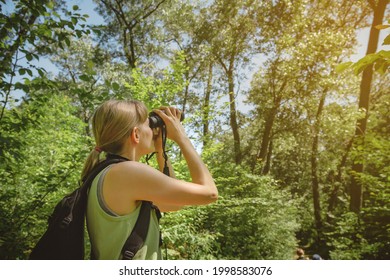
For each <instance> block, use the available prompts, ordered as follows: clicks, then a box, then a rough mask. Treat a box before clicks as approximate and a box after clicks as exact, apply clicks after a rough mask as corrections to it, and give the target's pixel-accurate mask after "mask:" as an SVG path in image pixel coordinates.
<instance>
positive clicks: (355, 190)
mask: <svg viewBox="0 0 390 280" xmlns="http://www.w3.org/2000/svg"><path fill="white" fill-rule="evenodd" d="M387 3H388V0H379V2H378V4H377V5H376V6H375V7H374V18H373V21H372V25H371V31H370V38H369V40H368V47H367V53H366V54H371V53H375V52H376V49H377V45H378V40H379V30H378V29H376V28H375V26H377V25H379V24H381V23H382V20H383V16H384V12H385V9H386V5H387ZM372 74H373V69H372V65H371V66H369V67H367V68H366V69H365V70H364V71H363V76H362V80H361V83H360V96H359V109H363V110H364V111H365V115H364V117H363V118H361V119H359V120H357V123H356V130H355V139H356V140H357V141H354V142H355V143H357V145H362V146H363V147H364V137H365V133H366V127H367V119H368V109H369V104H370V91H371V81H372ZM352 171H353V174H352V178H351V179H352V180H351V188H350V189H351V202H350V209H351V211H354V212H356V213H358V212H359V211H360V209H361V206H362V191H363V185H362V182H361V181H359V177H360V176H359V175H360V174H361V173H363V171H364V166H363V152H362V153H361V155H360V156H359V158H358V159H355V161H354V163H353V165H352Z"/></svg>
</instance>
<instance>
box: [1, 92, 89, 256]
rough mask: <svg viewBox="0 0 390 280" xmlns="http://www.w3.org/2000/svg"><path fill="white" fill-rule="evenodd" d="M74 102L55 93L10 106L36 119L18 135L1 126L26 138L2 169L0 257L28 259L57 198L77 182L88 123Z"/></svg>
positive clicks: (4, 162) (20, 137) (13, 135)
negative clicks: (82, 119)
mask: <svg viewBox="0 0 390 280" xmlns="http://www.w3.org/2000/svg"><path fill="white" fill-rule="evenodd" d="M40 94H47V92H46V93H44V92H42V93H40ZM69 101H70V100H69V98H67V97H64V96H61V95H52V96H51V98H49V99H48V100H46V101H45V102H39V101H32V102H28V103H25V104H23V105H21V106H20V107H19V108H16V109H14V110H12V111H11V110H10V111H7V115H8V114H11V113H12V112H17V111H18V112H19V114H21V115H23V116H28V117H29V119H31V118H33V117H34V118H35V122H34V123H31V122H29V123H27V124H25V126H24V129H23V130H22V131H19V133H18V134H15V132H12V131H11V133H9V134H8V132H7V131H2V135H5V137H9V138H14V141H21V140H19V139H23V140H22V142H23V145H22V146H19V147H18V153H19V154H18V155H19V156H18V157H13V155H12V154H11V153H8V152H6V154H5V158H4V159H5V160H4V161H2V163H1V168H0V184H1V186H2V188H1V189H0V212H1V224H2V226H1V229H0V236H1V240H0V252H1V253H0V258H1V259H17V258H22V259H23V258H26V256H27V254H28V253H29V249H30V248H31V247H32V246H33V245H34V244H35V242H36V241H37V238H38V237H40V235H42V233H43V231H44V230H45V228H46V225H47V224H46V221H47V217H48V215H49V214H50V213H51V212H52V210H53V207H54V205H55V203H57V202H58V200H59V198H60V197H62V196H63V195H64V194H66V193H69V192H70V191H72V190H73V189H74V188H75V187H76V186H77V185H78V179H79V176H80V173H79V172H80V170H81V168H82V166H81V165H80V163H81V162H82V160H81V159H82V158H84V157H85V152H83V150H84V145H85V142H86V138H85V136H83V135H84V134H83V129H84V124H83V123H82V122H81V121H80V120H79V119H77V118H76V117H75V116H73V115H72V114H73V113H74V108H73V107H72V106H71V104H70V102H69ZM31 115H32V116H31ZM5 120H7V118H6V119H5ZM2 144H3V143H2ZM2 148H3V147H1V150H3V149H2Z"/></svg>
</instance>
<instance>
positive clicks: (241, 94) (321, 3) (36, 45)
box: [0, 0, 390, 260]
mask: <svg viewBox="0 0 390 280" xmlns="http://www.w3.org/2000/svg"><path fill="white" fill-rule="evenodd" d="M83 2H87V4H85V3H84V4H83V7H84V8H83V7H82V3H83ZM388 4H389V1H388V0H356V1H350V0H264V1H260V0H138V1H136V0H93V1H92V0H90V1H60V0H34V1H32V0H18V1H17V0H13V1H8V0H0V8H1V13H0V49H1V51H0V78H1V82H0V259H3V260H15V259H28V256H29V253H30V252H31V249H32V248H33V247H34V245H35V243H36V242H37V240H38V239H39V238H40V236H41V235H42V234H43V232H44V231H45V229H46V227H47V219H48V216H49V215H50V214H51V212H52V211H53V208H54V206H55V205H56V204H57V202H58V201H59V200H60V199H61V198H62V197H63V196H64V195H66V194H68V193H70V192H72V191H73V190H74V189H75V188H76V187H77V186H78V184H79V180H80V175H81V171H82V167H83V164H84V161H85V160H86V158H87V155H88V154H89V153H90V151H91V150H92V149H93V148H94V147H95V143H94V140H93V136H92V133H91V127H90V120H91V116H92V114H93V112H94V110H95V109H96V107H97V106H98V105H99V104H101V103H102V102H103V101H105V100H109V99H135V100H140V101H142V102H144V103H145V104H146V105H147V107H148V109H149V110H152V109H154V108H157V107H160V106H162V105H170V106H175V107H177V108H179V109H180V110H182V111H183V112H185V116H186V117H185V120H184V121H183V124H184V127H185V129H186V132H187V133H188V135H189V136H190V137H191V140H192V142H193V143H194V145H195V147H196V149H197V151H198V152H199V154H200V155H201V157H202V159H203V160H204V162H205V163H206V164H207V166H208V168H209V169H210V172H211V173H212V175H213V178H214V180H215V182H216V185H217V187H218V190H219V199H218V201H217V202H216V203H213V204H210V205H208V206H201V207H185V208H184V209H182V210H180V211H177V212H171V213H165V214H164V215H163V218H162V219H161V230H162V237H163V254H164V258H167V259H171V260H223V259H230V260H237V259H238V260H292V259H294V258H295V257H296V256H295V252H296V248H298V247H299V248H303V249H304V250H305V252H306V254H307V256H309V257H310V256H311V255H313V254H319V255H320V256H321V257H322V258H323V259H327V260H363V259H364V260H378V259H387V260H388V259H390V141H389V140H390V137H389V136H390V88H389V84H390V83H389V82H390V75H389V66H390V49H389V48H388V45H390V35H389V30H390V8H389V7H390V5H388ZM86 6H88V7H89V9H88V10H87V11H86V10H85V7H86ZM363 29H368V30H369V36H367V38H366V39H365V41H364V42H361V41H359V37H358V34H359V31H361V30H363ZM383 34H384V35H385V36H384V37H383ZM386 35H387V36H386ZM359 44H363V46H364V48H365V50H366V52H365V53H364V54H363V55H362V56H361V57H360V58H359V60H357V61H352V59H351V56H352V55H354V54H356V52H357V49H358V46H359ZM386 48H387V49H386ZM53 66H54V67H53ZM167 153H168V154H169V157H170V159H171V162H172V164H173V167H174V169H175V173H176V177H178V178H179V179H184V180H190V176H189V173H188V170H187V167H186V163H185V160H184V158H183V157H182V155H181V153H180V150H179V149H178V147H177V146H176V145H174V144H173V143H171V142H168V143H167ZM148 164H150V165H155V164H156V163H155V160H154V159H151V160H150V162H148ZM88 247H89V244H88V242H86V250H87V251H88V250H89V248H88ZM86 256H87V257H88V254H86Z"/></svg>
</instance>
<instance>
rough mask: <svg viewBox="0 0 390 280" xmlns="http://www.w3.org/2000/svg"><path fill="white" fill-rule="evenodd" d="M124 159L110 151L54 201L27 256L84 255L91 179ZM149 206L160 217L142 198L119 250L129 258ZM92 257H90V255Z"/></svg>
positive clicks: (139, 240) (140, 240)
mask: <svg viewBox="0 0 390 280" xmlns="http://www.w3.org/2000/svg"><path fill="white" fill-rule="evenodd" d="M127 160H128V159H125V158H123V157H121V156H117V155H110V154H109V155H108V156H107V159H106V160H104V161H102V162H100V163H99V164H98V165H97V166H96V167H94V168H93V170H92V172H91V173H90V174H89V175H88V176H87V178H86V179H85V180H84V182H83V184H82V185H81V186H80V187H78V188H77V189H76V190H74V191H73V192H72V193H71V194H69V195H67V196H65V197H64V198H63V199H62V200H61V201H60V202H59V203H58V204H57V205H56V207H55V208H54V211H53V213H52V214H51V215H50V217H49V219H48V228H47V230H46V232H45V233H44V234H43V236H42V237H41V238H40V239H39V241H38V243H37V244H36V245H35V247H34V248H33V250H32V252H31V254H30V256H29V259H30V260H83V259H84V221H85V212H86V206H87V199H88V191H89V188H90V187H91V184H92V181H93V179H94V178H95V177H96V176H97V175H98V174H99V172H101V171H102V170H103V169H104V168H106V167H107V166H109V165H111V164H115V163H119V162H123V161H127ZM152 208H154V209H155V210H156V214H157V217H158V219H159V218H160V217H161V214H160V212H159V211H158V209H157V207H155V206H154V205H152V203H151V202H149V201H142V205H141V209H140V213H139V216H138V219H137V221H136V224H135V226H134V229H133V231H132V233H131V234H130V236H129V237H128V239H127V240H126V242H125V244H124V246H123V249H122V252H121V253H122V258H123V259H132V258H133V257H134V255H135V254H136V253H137V251H138V250H139V249H140V248H141V246H142V245H143V243H144V241H145V239H146V234H147V232H148V227H149V221H150V211H151V210H152ZM160 242H161V239H160ZM91 257H92V258H93V256H92V255H91Z"/></svg>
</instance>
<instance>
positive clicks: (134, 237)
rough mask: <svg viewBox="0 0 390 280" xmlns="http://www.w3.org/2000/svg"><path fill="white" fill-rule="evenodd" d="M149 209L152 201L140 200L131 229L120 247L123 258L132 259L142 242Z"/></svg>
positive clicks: (144, 236)
mask: <svg viewBox="0 0 390 280" xmlns="http://www.w3.org/2000/svg"><path fill="white" fill-rule="evenodd" d="M151 209H152V203H151V202H150V201H142V205H141V209H140V211H139V215H138V219H137V221H136V222H135V226H134V228H133V231H132V232H131V234H130V236H129V237H128V238H127V240H126V242H125V245H123V248H122V259H123V260H132V259H133V258H134V256H135V254H136V253H137V251H138V250H139V249H140V248H141V247H142V245H143V244H144V242H145V239H146V235H147V233H148V229H149V222H150V211H151Z"/></svg>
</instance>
